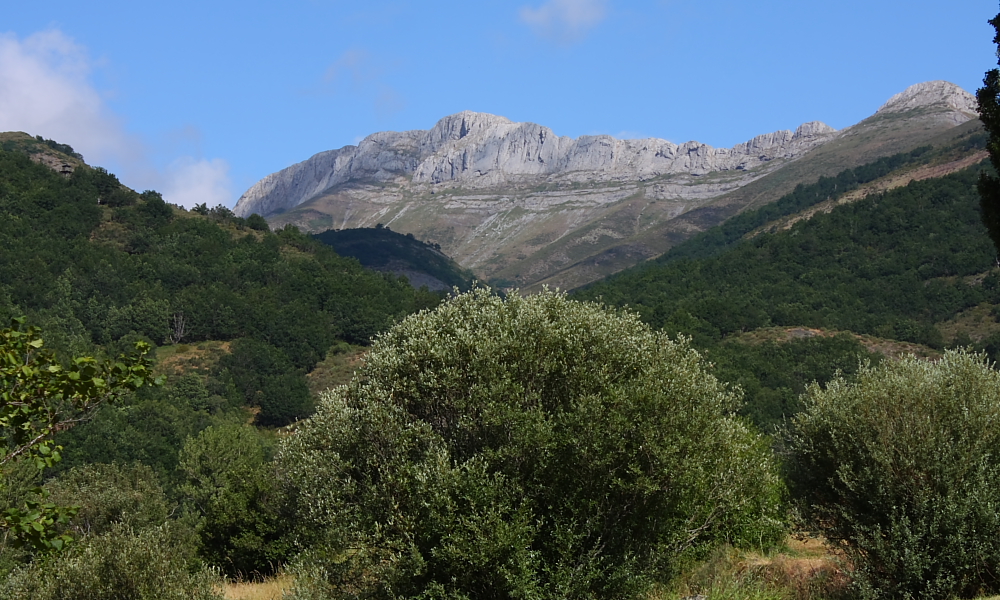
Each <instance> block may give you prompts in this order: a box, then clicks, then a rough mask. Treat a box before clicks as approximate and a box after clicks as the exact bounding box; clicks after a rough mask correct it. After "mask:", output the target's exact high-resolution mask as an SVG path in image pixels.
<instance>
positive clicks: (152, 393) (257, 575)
mask: <svg viewBox="0 0 1000 600" xmlns="http://www.w3.org/2000/svg"><path fill="white" fill-rule="evenodd" d="M43 142H45V145H46V147H48V148H50V149H53V150H56V151H59V152H67V153H71V152H72V148H69V147H68V146H65V147H64V145H62V144H57V143H56V142H52V143H48V142H50V141H43ZM962 143H963V144H965V145H966V146H967V147H965V146H963V147H962V148H957V147H950V148H945V149H936V148H930V147H925V148H920V149H917V150H914V151H912V152H908V153H905V154H901V155H897V156H893V157H889V158H886V159H880V160H879V161H877V162H875V163H872V164H870V165H866V166H863V167H858V168H855V169H848V170H846V171H844V172H843V173H841V174H840V175H838V176H836V177H828V178H821V179H819V180H818V181H817V182H815V183H814V184H811V185H801V186H799V187H797V188H796V189H795V190H794V191H793V192H792V193H791V194H789V195H788V196H785V197H783V198H781V199H779V200H777V201H776V202H774V203H772V204H768V205H766V206H764V207H762V208H759V209H757V210H752V211H746V212H744V213H742V214H740V215H739V216H737V217H735V218H733V219H732V220H730V221H728V222H727V223H725V224H723V225H722V226H720V227H717V228H714V229H712V230H709V231H706V232H705V233H703V234H702V235H699V236H695V237H694V238H692V239H691V240H690V241H688V242H686V243H684V244H680V245H678V246H676V247H675V248H674V249H673V250H671V251H670V252H668V253H667V254H666V255H664V256H663V257H661V258H660V259H657V260H654V261H650V262H648V263H646V264H643V265H640V266H638V267H636V268H633V269H630V270H628V271H625V272H623V273H620V274H619V275H617V276H614V277H612V278H610V279H608V280H605V281H602V282H599V283H597V284H594V285H592V286H589V287H588V288H586V289H582V290H577V291H576V292H574V293H572V294H570V295H566V294H563V293H558V292H548V291H546V292H543V293H540V294H536V295H533V296H525V297H522V296H520V295H518V294H509V295H506V296H505V295H502V294H498V293H495V292H493V291H491V290H489V289H486V288H482V287H478V288H473V289H472V290H471V291H466V292H462V293H459V292H456V293H454V294H451V295H447V294H442V293H434V292H430V291H428V290H427V289H426V288H422V289H416V288H414V287H413V286H411V285H410V284H409V283H408V281H407V280H406V279H405V278H400V277H396V276H393V275H391V274H386V273H380V272H375V271H371V270H367V269H366V268H365V266H366V265H365V264H362V262H367V263H371V262H372V261H373V260H374V261H375V262H379V261H381V262H380V264H379V265H368V266H376V267H378V266H385V265H384V263H386V261H390V260H392V256H393V255H392V253H391V252H384V251H383V250H381V249H379V247H378V245H377V244H374V243H373V242H372V239H373V232H374V239H376V240H377V239H381V238H386V239H389V240H390V241H392V242H393V243H394V244H396V245H400V244H402V246H401V247H408V246H407V244H416V245H423V244H422V243H421V242H419V241H417V240H409V239H406V238H405V237H404V236H400V235H398V234H394V233H391V232H388V231H381V230H379V231H374V230H373V231H366V232H360V233H359V232H354V233H351V234H349V235H348V236H347V238H348V239H347V241H352V242H354V243H356V244H361V245H362V247H363V254H364V258H363V261H362V262H359V260H358V259H356V258H350V257H343V256H340V255H338V254H337V249H338V248H337V244H336V243H333V240H332V238H331V239H323V238H322V236H320V239H314V238H313V237H312V236H308V235H305V234H303V233H300V232H299V231H298V230H297V229H296V228H294V227H290V226H289V227H285V228H283V229H280V230H277V231H271V230H270V228H269V226H268V224H267V222H266V221H265V220H264V219H263V218H261V217H259V216H258V215H252V216H250V217H248V218H245V219H244V218H239V217H236V216H235V215H234V214H233V213H232V212H231V211H230V210H228V209H226V208H225V207H221V206H219V207H215V208H209V207H207V206H205V205H200V206H197V207H195V208H194V209H192V210H190V211H188V210H184V209H182V208H179V207H177V206H174V205H170V204H168V203H166V202H164V200H163V198H162V197H161V196H160V194H158V193H156V192H154V191H145V192H142V193H137V192H135V191H132V190H130V189H128V188H127V187H125V186H123V185H122V184H121V183H120V182H119V181H118V179H117V178H116V177H115V176H114V175H113V174H111V173H109V172H107V171H106V170H103V169H101V168H91V167H86V166H84V167H80V168H76V169H75V170H74V171H73V172H72V174H71V175H69V176H67V175H63V174H59V173H56V172H54V171H52V170H50V169H49V168H47V167H45V166H42V165H39V164H37V163H35V162H33V161H32V160H31V159H30V158H29V156H28V154H27V153H26V152H24V149H23V148H19V147H17V146H16V145H8V146H9V147H7V146H5V147H4V148H3V149H2V150H0V248H2V249H3V252H2V253H0V318H2V319H3V322H4V323H9V324H10V325H9V327H6V328H5V329H3V330H2V333H3V335H2V341H3V352H2V353H0V382H2V385H3V390H4V396H3V405H2V410H0V429H2V430H3V432H4V436H5V442H6V449H7V450H6V454H5V458H4V461H3V463H2V465H0V473H2V479H0V484H2V485H0V526H2V530H3V539H2V543H0V597H10V598H38V599H49V598H52V599H55V598H112V597H115V598H118V597H120V598H206V599H207V598H219V597H221V595H220V594H221V593H222V592H221V591H220V590H221V589H222V588H221V587H220V586H221V585H222V583H221V582H222V581H223V580H224V578H228V580H231V581H239V580H255V579H261V578H272V577H275V576H284V577H291V578H292V579H293V580H294V586H293V589H292V590H291V592H290V595H289V596H288V597H290V598H295V599H298V600H306V599H321V598H385V599H389V598H455V599H459V598H469V599H476V598H539V599H543V598H553V599H555V598H602V599H603V598H636V597H664V598H671V599H675V598H681V597H684V596H690V595H696V594H706V595H708V596H709V597H710V598H711V597H714V596H716V595H719V596H722V597H731V598H736V597H740V598H742V597H753V598H760V599H761V600H764V599H765V598H774V599H778V598H780V599H782V600H814V599H819V598H831V599H834V598H848V597H849V598H855V597H856V598H866V599H867V598H872V599H874V598H884V597H890V598H914V597H921V598H950V597H956V596H957V597H970V598H971V597H974V596H977V595H982V594H988V593H994V594H995V593H998V592H1000V541H998V540H1000V536H994V535H992V534H991V533H990V532H996V531H998V530H1000V522H998V521H997V519H998V518H1000V517H998V516H997V513H996V511H995V510H992V509H990V508H989V507H991V506H992V507H995V506H996V505H997V503H1000V486H996V485H993V484H992V483H991V482H996V481H1000V479H998V474H1000V462H997V460H996V458H995V457H994V456H993V454H992V450H991V448H994V447H995V444H996V443H997V442H1000V439H997V435H998V433H997V432H998V431H1000V427H998V425H1000V406H998V405H997V403H996V398H997V397H1000V375H998V373H997V371H995V370H994V369H993V368H992V363H991V362H990V361H991V360H994V359H995V358H997V356H998V354H1000V335H994V336H988V335H987V336H982V337H980V338H977V339H972V338H969V337H968V336H967V335H956V334H954V333H953V330H952V329H949V328H948V327H945V325H946V324H948V323H950V322H952V321H954V320H955V319H957V318H959V317H961V316H962V315H963V314H965V313H966V312H967V311H970V310H973V309H975V310H979V311H981V312H985V314H987V315H988V318H989V319H990V320H993V322H995V317H997V316H998V315H997V312H996V309H995V308H994V307H996V306H998V305H1000V275H998V273H997V270H996V251H995V249H994V247H993V245H992V243H991V242H990V238H989V236H988V235H987V233H986V230H985V228H984V226H983V225H982V222H981V221H982V219H981V216H980V215H981V212H980V209H979V195H978V193H977V182H978V181H979V179H980V177H981V173H984V172H985V173H991V172H992V171H991V170H990V167H988V166H986V165H985V164H980V165H977V166H975V167H972V168H969V169H965V170H962V171H960V172H956V173H953V174H951V175H947V176H944V177H937V178H932V179H927V180H924V181H914V182H912V183H910V184H909V185H906V186H903V187H899V188H896V189H893V190H889V191H886V192H882V193H876V194H871V195H869V196H867V197H865V198H864V199H861V200H857V201H855V202H852V203H849V204H844V205H840V206H836V207H835V208H833V209H832V210H830V211H829V212H818V213H817V214H815V215H813V216H812V217H811V218H808V219H802V220H800V221H798V222H796V223H794V224H793V225H791V226H790V227H788V228H787V229H782V228H779V227H774V226H772V225H773V224H774V223H775V222H776V220H778V219H780V218H783V217H789V216H795V215H797V214H798V213H800V212H801V211H803V210H804V209H807V208H809V207H812V206H814V205H816V204H818V203H820V202H824V201H827V200H830V199H836V198H837V197H839V196H840V195H842V194H844V193H846V192H849V191H854V190H857V189H858V188H859V187H860V186H862V185H864V184H867V183H870V182H872V181H875V180H877V179H879V178H881V177H884V176H886V175H889V174H891V173H894V172H899V171H900V170H905V169H909V168H912V167H914V166H915V165H921V164H928V163H929V162H931V161H934V160H937V159H939V158H941V157H942V156H944V155H945V154H946V153H948V152H967V151H969V150H974V149H977V148H981V147H982V146H983V144H984V143H985V140H984V139H982V138H981V137H976V138H975V139H971V140H965V141H963V142H962ZM390 234H391V235H390ZM351 236H354V237H351ZM327 237H330V236H327ZM399 238H403V240H400V239H399ZM340 241H341V242H342V241H344V240H340ZM324 242H325V243H324ZM345 253H346V251H345ZM404 253H406V252H405V251H404ZM431 254H433V255H434V258H435V261H436V262H435V263H434V264H435V265H436V268H440V272H441V273H442V274H446V275H447V276H448V277H451V278H454V279H455V280H456V281H461V279H460V278H461V277H464V275H465V274H463V273H461V272H459V271H457V270H455V267H454V264H453V263H451V262H450V261H446V260H444V258H443V257H441V256H437V255H438V254H439V253H437V252H436V251H435V252H432V253H431ZM442 279H443V277H442ZM796 332H798V333H796ZM892 344H897V345H899V344H903V346H900V347H905V348H922V349H923V350H922V351H924V352H926V353H928V354H929V355H932V356H935V357H941V359H940V360H939V361H936V362H931V361H927V360H922V359H918V358H915V357H911V358H908V359H903V360H898V359H896V358H895V357H894V358H892V359H889V358H887V356H886V355H887V354H891V352H889V351H887V350H885V349H884V348H885V347H887V346H891V345H892ZM893 347H896V346H893ZM359 348H362V350H361V351H363V352H364V353H365V356H364V359H363V360H360V361H358V362H357V363H356V364H357V365H358V370H357V371H356V372H355V375H354V376H353V378H351V379H350V382H349V383H348V384H347V385H344V386H339V387H335V388H333V389H331V390H328V391H325V392H320V393H318V394H317V393H315V390H313V391H311V387H310V385H311V382H312V381H313V380H312V379H310V377H313V376H314V375H315V373H316V372H317V371H318V370H319V369H318V367H322V366H323V365H326V364H328V363H329V362H330V360H331V359H335V358H338V357H343V358H344V360H345V361H347V360H348V359H350V360H354V358H352V357H354V353H356V352H358V351H359ZM961 348H965V349H961ZM975 351H980V352H981V353H980V354H976V353H975ZM873 436H875V437H873ZM886 444H887V445H886ZM901 447H905V448H907V449H909V450H911V451H912V456H911V455H910V454H907V455H901V454H900V453H899V452H895V451H894V450H893V448H901ZM887 474H888V475H887ZM970 489H971V490H974V493H966V492H967V491H968V490H970ZM963 490H965V491H963ZM914 494H915V495H914ZM796 532H797V533H800V534H801V533H803V532H806V533H810V534H814V535H821V536H822V537H823V538H824V539H826V540H828V541H829V542H830V543H831V544H833V545H835V547H836V548H838V549H839V550H838V552H840V554H841V555H842V557H843V559H844V560H845V561H846V563H845V564H851V565H853V567H852V569H853V570H852V571H851V581H850V583H849V584H845V583H843V581H842V578H840V579H838V577H839V576H837V575H836V574H835V573H833V572H832V571H831V572H830V573H827V572H826V571H823V573H826V575H822V574H821V575H822V577H820V576H817V578H814V579H815V580H809V583H808V585H805V584H803V585H805V587H802V586H800V587H796V585H798V584H796V583H795V582H785V583H781V582H778V583H777V584H775V582H774V581H770V580H769V579H768V578H772V579H773V578H774V577H776V575H774V574H773V573H771V574H768V573H769V572H765V571H760V570H753V569H750V568H749V567H747V568H737V567H734V566H733V565H736V564H737V562H734V561H733V560H730V559H728V558H725V557H726V556H729V555H727V554H725V553H726V552H758V553H767V552H773V551H778V550H781V549H783V548H786V547H787V545H788V543H789V542H788V540H789V539H791V538H789V535H790V534H792V533H796ZM977 532H978V533H977ZM983 532H985V535H984V533H983ZM956 540H958V541H956ZM962 540H968V544H964V543H962ZM942 547H947V548H948V556H947V558H946V559H942V558H934V559H933V560H932V559H931V558H930V557H931V556H932V555H935V554H936V553H937V550H938V549H939V548H942ZM727 561H728V562H727ZM727 568H732V569H735V570H734V571H733V572H732V573H729V575H726V577H728V579H726V578H724V577H721V575H720V574H719V573H715V574H712V573H711V570H712V569H717V570H719V569H722V570H724V569H727ZM740 569H742V570H740ZM824 577H825V579H824ZM723 580H726V581H730V580H731V581H736V582H738V583H737V584H734V585H737V586H738V589H727V588H724V587H718V586H720V585H722V584H721V583H720V582H721V581H723ZM767 581H770V583H767V585H770V586H771V587H767V586H765V585H764V584H765V583H766V582H767ZM800 583H801V582H800ZM740 586H742V587H740ZM761 586H764V587H761Z"/></svg>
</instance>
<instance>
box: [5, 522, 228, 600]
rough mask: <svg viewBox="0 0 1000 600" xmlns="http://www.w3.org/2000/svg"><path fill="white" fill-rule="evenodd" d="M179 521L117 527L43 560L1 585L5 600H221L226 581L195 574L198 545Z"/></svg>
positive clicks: (9, 577)
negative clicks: (146, 526) (186, 539)
mask: <svg viewBox="0 0 1000 600" xmlns="http://www.w3.org/2000/svg"><path fill="white" fill-rule="evenodd" d="M183 535H184V532H182V531H178V530H177V529H176V528H175V526H174V524H173V523H168V524H165V525H161V526H159V527H153V528H149V529H145V530H142V531H139V532H135V531H133V530H132V529H131V528H129V527H127V526H125V525H121V524H116V525H113V526H112V528H111V530H110V531H108V532H107V533H105V534H103V535H98V536H91V537H87V538H84V539H83V540H80V541H79V542H77V543H76V544H74V545H73V546H71V547H70V548H69V549H68V550H66V551H64V552H62V553H59V554H56V555H52V556H49V557H47V558H39V559H37V560H36V561H35V562H34V563H32V564H30V565H28V566H26V567H22V568H20V569H17V570H15V571H14V572H13V573H12V574H11V575H10V576H8V578H7V579H6V580H4V581H2V582H0V598H18V599H19V600H107V599H110V598H114V599H120V600H221V596H220V595H219V594H218V592H217V591H216V588H217V584H218V583H220V579H219V578H218V577H217V576H216V575H215V574H214V573H212V572H211V571H207V570H197V571H194V572H192V571H191V570H190V569H191V565H192V564H193V562H192V561H193V559H194V546H193V544H184V543H179V541H180V540H179V539H178V538H179V537H183Z"/></svg>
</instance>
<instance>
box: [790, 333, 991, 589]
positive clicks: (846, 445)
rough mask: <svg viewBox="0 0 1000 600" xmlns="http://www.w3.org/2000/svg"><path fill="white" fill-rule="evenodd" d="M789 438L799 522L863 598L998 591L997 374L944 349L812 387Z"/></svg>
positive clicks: (973, 358) (970, 357)
mask: <svg viewBox="0 0 1000 600" xmlns="http://www.w3.org/2000/svg"><path fill="white" fill-rule="evenodd" d="M805 405H806V409H805V412H803V413H801V414H799V415H798V416H797V417H795V419H794V421H793V425H794V428H793V430H792V432H791V435H790V436H789V466H790V479H791V482H792V486H793V491H794V493H795V495H796V496H797V498H798V499H799V503H800V506H801V510H802V513H803V516H804V517H805V519H806V521H807V524H808V525H809V526H810V527H811V528H813V529H816V530H818V531H821V532H822V533H823V535H824V536H826V538H827V539H828V540H830V541H831V542H833V543H835V544H838V543H843V545H842V547H843V548H844V549H845V550H846V551H847V554H848V558H849V559H850V561H851V562H852V563H853V564H854V565H855V567H856V572H855V584H856V586H857V588H858V591H859V592H860V593H861V594H862V596H863V597H867V598H947V597H953V596H958V597H963V598H971V597H973V596H976V595H979V594H982V593H996V592H998V591H1000V512H998V507H1000V373H997V372H996V371H994V370H992V369H990V368H989V366H988V365H986V364H983V362H982V359H981V357H978V356H975V355H969V354H965V353H961V352H949V353H947V354H946V355H945V357H944V358H943V359H941V360H940V361H938V362H934V363H931V362H925V361H921V360H918V359H916V358H912V357H911V358H908V359H905V360H903V361H900V362H897V363H888V364H884V365H882V366H880V367H878V368H875V369H872V368H867V369H864V370H862V372H861V373H860V374H859V375H858V379H857V381H856V382H855V383H853V384H848V383H846V382H845V381H844V380H834V381H833V382H831V383H830V384H829V385H828V386H827V387H826V389H820V388H819V387H818V386H813V387H812V388H811V389H810V390H809V391H808V392H807V394H806V397H805Z"/></svg>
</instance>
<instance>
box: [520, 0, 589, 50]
mask: <svg viewBox="0 0 1000 600" xmlns="http://www.w3.org/2000/svg"><path fill="white" fill-rule="evenodd" d="M605 5H606V1H605V0H548V2H545V3H544V4H542V5H541V6H539V7H538V8H530V7H528V6H524V7H522V8H521V11H520V16H521V21H522V22H524V23H525V24H527V25H528V26H529V27H531V28H532V29H534V30H535V32H537V33H538V34H539V35H542V36H544V37H547V38H550V39H554V40H556V41H560V42H572V41H576V40H578V39H579V38H580V37H582V36H583V35H584V34H585V33H587V31H589V30H590V29H591V28H592V27H594V26H595V25H597V24H598V23H600V22H601V21H603V20H604V17H605V16H606V15H607V10H606V8H605Z"/></svg>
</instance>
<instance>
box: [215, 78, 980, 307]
mask: <svg viewBox="0 0 1000 600" xmlns="http://www.w3.org/2000/svg"><path fill="white" fill-rule="evenodd" d="M975 118H976V112H975V98H974V97H972V96H971V95H970V94H968V93H967V92H965V91H964V90H962V89H961V88H959V87H957V86H955V85H953V84H950V83H947V82H943V81H936V82H929V83H923V84H918V85H915V86H912V87H910V88H908V89H907V90H905V91H904V92H902V93H901V94H897V95H895V96H893V97H892V98H890V99H889V101H888V102H886V103H885V104H884V105H883V106H882V107H880V108H879V109H878V111H876V113H875V114H874V115H873V116H871V117H869V118H868V119H865V120H864V121H862V122H860V123H858V124H857V125H854V126H852V127H849V128H846V129H844V130H841V131H836V130H834V129H832V128H831V127H828V126H827V125H824V124H823V123H819V122H812V123H806V124H804V125H801V126H800V127H798V128H797V129H796V131H794V132H792V131H778V132H774V133H769V134H764V135H760V136H757V137H755V138H753V139H752V140H750V141H748V142H746V143H743V144H739V145H737V146H735V147H733V148H713V147H711V146H708V145H706V144H701V143H698V142H686V143H684V144H680V145H678V144H674V143H671V142H669V141H666V140H660V139H653V138H650V139H645V140H617V139H615V138H612V137H610V136H583V137H580V138H577V139H571V138H568V137H560V136H557V135H555V134H554V133H553V132H552V130H550V129H548V128H546V127H542V126H540V125H536V124H533V123H513V122H511V121H509V120H508V119H505V118H503V117H499V116H495V115H488V114H483V113H474V112H463V113H459V114H456V115H451V116H449V117H445V118H444V119H442V120H441V121H439V122H438V123H437V124H436V125H435V126H434V127H433V128H431V129H430V130H427V131H421V130H418V131H407V132H383V133H376V134H373V135H370V136H368V137H367V138H365V139H364V140H362V142H361V143H360V144H359V145H357V146H346V147H344V148H341V149H339V150H330V151H327V152H322V153H319V154H317V155H315V156H313V157H311V158H309V159H308V160H306V161H304V162H301V163H298V164H296V165H293V166H291V167H288V168H287V169H284V170H282V171H279V172H277V173H274V174H271V175H268V176H267V177H265V178H264V179H262V180H261V181H259V182H258V183H256V184H255V185H254V186H252V187H251V188H250V189H249V190H247V192H246V193H244V194H243V196H242V197H241V198H240V200H239V202H238V203H237V205H236V208H235V209H234V210H235V212H236V214H237V215H241V216H247V215H249V214H252V213H258V214H261V215H263V216H264V217H266V218H267V219H268V221H269V222H270V223H271V224H272V225H274V226H280V225H283V224H286V223H292V224H295V225H297V226H299V227H300V228H302V229H305V230H307V231H322V230H326V229H346V228H356V227H370V226H373V225H374V224H375V223H378V222H381V223H385V224H391V225H392V227H393V229H395V230H396V231H400V232H404V233H412V234H414V235H415V236H416V237H417V238H420V239H423V240H427V241H428V242H430V243H437V244H439V245H440V246H441V248H442V250H443V251H444V252H445V253H446V254H448V255H449V256H452V257H454V258H455V259H456V260H457V261H458V263H459V264H461V265H462V266H463V267H465V268H467V269H471V270H472V271H474V272H475V273H476V274H477V275H478V276H479V277H480V278H483V279H489V280H491V281H493V282H494V283H495V284H498V285H501V286H518V287H522V288H529V289H530V288H531V287H532V286H535V287H537V286H538V285H540V284H542V283H546V284H550V285H554V286H559V287H563V288H575V287H579V286H580V285H583V284H586V283H588V282H591V281H595V280H597V279H600V278H602V277H605V276H607V275H609V274H611V273H614V272H616V271H619V270H621V269H623V268H626V267H628V266H630V265H632V264H635V263H637V262H640V261H641V260H644V259H647V258H650V257H653V256H657V255H659V254H662V253H663V252H664V251H666V250H667V249H668V248H670V247H671V246H673V245H675V244H676V243H678V242H679V241H682V240H683V239H686V238H687V237H690V236H691V235H693V234H694V233H697V232H699V231H703V230H705V229H707V228H708V227H711V226H712V225H715V224H717V223H720V222H722V221H723V220H725V219H727V218H729V217H731V216H733V215H735V214H737V213H739V212H740V211H742V210H744V209H746V208H747V207H753V206H759V205H761V204H765V203H767V202H770V201H773V200H775V199H777V198H778V197H780V196H782V195H783V194H784V193H787V192H788V191H790V190H791V189H793V188H794V187H795V185H797V184H798V183H803V182H812V181H815V180H816V179H817V178H818V177H819V176H821V175H832V174H835V173H837V172H839V171H841V170H842V169H844V168H846V167H852V166H857V165H861V164H865V163H868V162H871V161H872V160H874V159H876V158H878V157H882V156H888V155H892V154H896V153H899V152H904V151H908V150H911V149H913V148H916V147H918V146H922V145H926V144H928V143H934V141H935V140H942V139H945V138H948V136H953V135H957V133H955V132H956V131H957V130H959V129H961V128H962V127H963V126H967V127H973V128H974V127H977V126H978V125H977V124H972V125H966V124H967V123H968V122H969V121H971V120H973V119H975Z"/></svg>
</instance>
